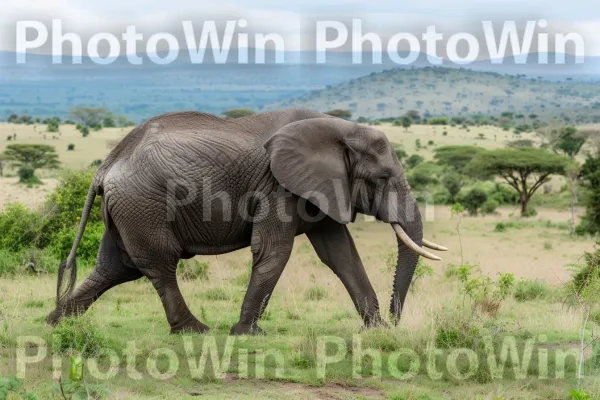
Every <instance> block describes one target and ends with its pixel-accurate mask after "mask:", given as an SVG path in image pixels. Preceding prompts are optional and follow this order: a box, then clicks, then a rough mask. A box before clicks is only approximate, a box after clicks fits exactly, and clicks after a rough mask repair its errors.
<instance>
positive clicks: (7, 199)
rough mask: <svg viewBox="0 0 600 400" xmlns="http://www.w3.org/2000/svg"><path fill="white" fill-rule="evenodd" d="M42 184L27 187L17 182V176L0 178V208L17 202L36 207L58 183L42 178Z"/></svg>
mask: <svg viewBox="0 0 600 400" xmlns="http://www.w3.org/2000/svg"><path fill="white" fill-rule="evenodd" d="M42 181H43V182H44V184H43V185H37V186H33V187H31V188H28V187H27V186H25V185H21V184H20V183H19V178H0V209H3V208H4V206H6V205H7V204H8V203H14V202H19V203H23V204H25V205H26V206H27V207H30V208H37V207H39V206H41V205H42V204H43V203H44V200H45V199H46V196H47V195H48V193H50V192H52V191H53V190H54V188H55V187H56V186H57V185H58V180H56V179H51V178H48V179H43V180H42Z"/></svg>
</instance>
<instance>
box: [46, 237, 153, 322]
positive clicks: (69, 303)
mask: <svg viewBox="0 0 600 400" xmlns="http://www.w3.org/2000/svg"><path fill="white" fill-rule="evenodd" d="M124 257H127V256H126V255H125V254H124V253H123V252H122V251H121V250H119V249H118V247H117V246H116V244H115V241H114V240H113V238H112V237H111V235H110V234H109V233H108V231H107V232H104V236H103V237H102V242H101V244H100V250H99V251H98V258H97V259H96V267H95V268H94V270H93V271H92V273H91V274H90V275H89V276H88V277H87V279H86V280H85V281H84V282H83V283H82V284H81V285H80V286H79V287H78V288H77V289H75V291H74V292H73V294H72V295H71V297H70V298H68V299H67V300H66V301H65V303H64V305H63V306H62V307H60V309H58V308H57V309H56V310H54V311H53V312H52V313H50V315H48V318H47V320H48V322H49V323H50V324H53V325H54V324H56V323H57V322H58V321H59V320H60V319H61V318H64V317H68V316H72V315H80V314H83V313H85V311H87V309H88V308H89V307H90V306H91V305H92V304H93V303H94V302H95V301H96V300H97V299H98V298H99V297H100V296H101V295H102V294H103V293H104V292H106V291H107V290H109V289H110V288H112V287H114V286H117V285H119V284H121V283H125V282H130V281H134V280H136V279H139V278H141V277H142V276H143V275H142V273H141V272H140V271H139V270H138V269H137V268H134V267H128V266H127V265H126V264H125V263H124Z"/></svg>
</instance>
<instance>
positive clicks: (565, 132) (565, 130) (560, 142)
mask: <svg viewBox="0 0 600 400" xmlns="http://www.w3.org/2000/svg"><path fill="white" fill-rule="evenodd" d="M587 139H588V138H587V136H586V134H584V132H578V131H577V128H575V127H573V126H565V127H562V128H561V129H560V130H559V131H558V134H557V136H556V139H555V140H554V142H553V143H552V150H554V151H555V152H557V153H561V154H564V155H565V156H567V157H570V158H573V157H575V156H576V155H577V154H579V151H580V150H581V148H582V147H583V145H584V144H585V142H586V141H587Z"/></svg>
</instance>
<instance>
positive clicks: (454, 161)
mask: <svg viewBox="0 0 600 400" xmlns="http://www.w3.org/2000/svg"><path fill="white" fill-rule="evenodd" d="M482 151H484V150H483V149H482V148H481V147H477V146H461V145H450V146H441V147H438V148H437V149H435V150H434V152H435V155H434V156H433V158H434V159H435V160H436V161H437V163H438V164H440V165H447V166H450V167H453V168H454V169H455V170H456V171H457V172H459V173H462V172H463V170H464V168H465V166H466V165H467V164H468V163H469V162H471V160H473V158H474V157H475V156H476V155H477V154H479V153H480V152H482Z"/></svg>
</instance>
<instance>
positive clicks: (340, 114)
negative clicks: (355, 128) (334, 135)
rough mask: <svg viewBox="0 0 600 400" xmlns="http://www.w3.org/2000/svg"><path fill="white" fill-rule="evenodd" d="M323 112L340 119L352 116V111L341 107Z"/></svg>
mask: <svg viewBox="0 0 600 400" xmlns="http://www.w3.org/2000/svg"><path fill="white" fill-rule="evenodd" d="M325 114H327V115H331V116H332V117H338V118H342V119H350V118H352V111H350V110H341V109H336V110H329V111H327V112H326V113H325Z"/></svg>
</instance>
